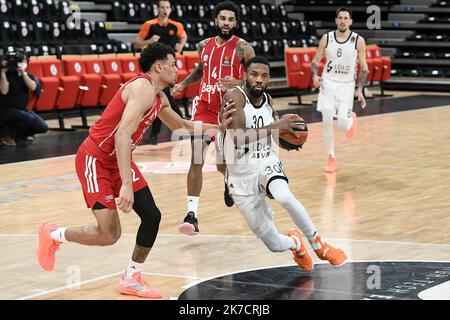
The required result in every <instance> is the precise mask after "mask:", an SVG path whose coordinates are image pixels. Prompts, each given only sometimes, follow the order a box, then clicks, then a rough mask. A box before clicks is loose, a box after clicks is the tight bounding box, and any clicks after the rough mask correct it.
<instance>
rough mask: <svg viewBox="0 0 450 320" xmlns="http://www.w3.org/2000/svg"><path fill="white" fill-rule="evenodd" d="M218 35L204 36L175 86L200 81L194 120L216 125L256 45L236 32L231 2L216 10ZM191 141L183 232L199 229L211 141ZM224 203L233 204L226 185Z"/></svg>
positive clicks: (178, 88) (236, 10)
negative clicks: (224, 101)
mask: <svg viewBox="0 0 450 320" xmlns="http://www.w3.org/2000/svg"><path fill="white" fill-rule="evenodd" d="M214 17H215V25H216V32H217V36H215V37H212V38H208V39H205V40H203V41H201V42H200V43H199V45H198V52H199V54H200V61H199V64H198V66H197V68H196V69H195V70H194V71H192V73H191V74H190V75H189V76H188V77H187V78H186V79H184V80H183V81H182V82H181V83H179V84H177V85H175V86H174V88H173V93H174V94H178V93H179V92H181V91H182V90H183V89H184V88H185V87H187V86H189V85H191V84H193V83H196V82H198V81H200V80H201V82H200V88H199V92H198V95H197V96H196V97H195V98H194V100H193V102H192V120H193V121H202V122H204V123H212V124H217V121H218V114H219V109H220V104H221V102H222V96H223V95H224V94H225V92H226V90H228V89H231V88H234V87H235V86H240V85H243V84H244V82H243V80H242V77H243V71H244V67H243V65H244V64H245V63H246V62H247V61H248V60H249V59H250V58H252V57H254V56H255V51H254V50H253V48H252V47H251V46H250V45H249V44H248V43H247V42H246V41H245V40H243V39H241V38H238V37H236V36H235V35H234V33H235V32H236V26H237V21H238V19H239V8H238V7H237V6H236V4H234V3H233V2H231V1H225V2H221V3H219V4H218V5H217V6H216V7H215V11H214ZM200 138H202V141H201V142H200V141H198V142H197V143H196V142H195V141H194V140H193V141H192V157H191V166H190V168H189V173H188V178H187V189H188V199H187V204H188V214H187V216H186V218H185V219H184V222H183V224H181V226H180V228H179V230H180V232H181V233H184V234H189V235H193V234H196V233H198V232H199V229H198V220H197V210H198V204H199V200H200V192H201V190H202V184H203V175H202V168H203V164H204V154H205V151H206V148H207V147H208V143H209V142H210V140H209V139H208V138H206V139H205V140H207V141H208V142H206V141H205V140H203V137H200ZM217 170H218V171H219V172H221V173H222V174H223V175H225V171H226V166H225V165H224V164H221V163H217ZM224 196H225V204H226V205H227V206H228V207H231V206H233V204H234V203H233V199H232V198H231V197H230V196H229V194H228V189H227V185H226V184H225V193H224Z"/></svg>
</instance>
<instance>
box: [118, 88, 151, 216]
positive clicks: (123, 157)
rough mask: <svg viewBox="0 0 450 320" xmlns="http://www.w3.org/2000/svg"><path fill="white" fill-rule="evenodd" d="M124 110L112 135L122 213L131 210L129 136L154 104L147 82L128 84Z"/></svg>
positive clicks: (119, 205)
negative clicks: (117, 166) (117, 167)
mask: <svg viewBox="0 0 450 320" xmlns="http://www.w3.org/2000/svg"><path fill="white" fill-rule="evenodd" d="M122 100H123V101H124V102H125V104H126V105H125V110H124V112H123V114H122V118H121V120H120V122H119V127H118V128H117V131H116V133H115V135H114V138H115V143H116V145H115V149H116V150H115V151H116V157H117V163H118V165H119V172H120V178H121V180H122V187H121V188H120V193H119V198H118V199H117V207H118V208H119V209H121V210H122V211H124V212H130V211H131V209H132V208H133V202H134V195H133V179H132V175H131V151H132V149H131V136H132V135H133V133H134V132H135V131H136V130H137V128H138V126H139V122H140V120H141V119H142V116H143V115H144V112H145V111H146V110H147V109H148V108H149V106H152V105H153V104H154V102H155V91H154V89H153V86H152V85H151V84H150V82H149V81H148V80H145V79H137V80H135V81H133V82H132V83H130V84H128V85H127V86H126V87H125V89H124V90H123V92H122Z"/></svg>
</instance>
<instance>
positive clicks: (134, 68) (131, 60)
mask: <svg viewBox="0 0 450 320" xmlns="http://www.w3.org/2000/svg"><path fill="white" fill-rule="evenodd" d="M119 57H120V60H122V70H123V72H125V73H135V74H136V75H137V74H139V73H140V72H141V68H140V67H139V62H138V57H136V56H131V55H129V54H125V55H119Z"/></svg>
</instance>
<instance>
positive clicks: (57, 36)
mask: <svg viewBox="0 0 450 320" xmlns="http://www.w3.org/2000/svg"><path fill="white" fill-rule="evenodd" d="M64 30H65V26H64V24H61V23H60V22H58V21H53V22H51V23H50V25H49V32H48V41H49V42H50V43H51V44H56V43H60V42H62V41H63V40H64Z"/></svg>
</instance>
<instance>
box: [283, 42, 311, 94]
mask: <svg viewBox="0 0 450 320" xmlns="http://www.w3.org/2000/svg"><path fill="white" fill-rule="evenodd" d="M301 54H302V52H301V49H299V48H285V51H284V59H285V62H286V63H285V69H286V76H287V81H288V86H289V87H290V88H296V89H307V88H309V84H310V80H309V79H308V78H307V77H306V76H305V72H304V70H303V65H302V63H301V59H300V55H301Z"/></svg>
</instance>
